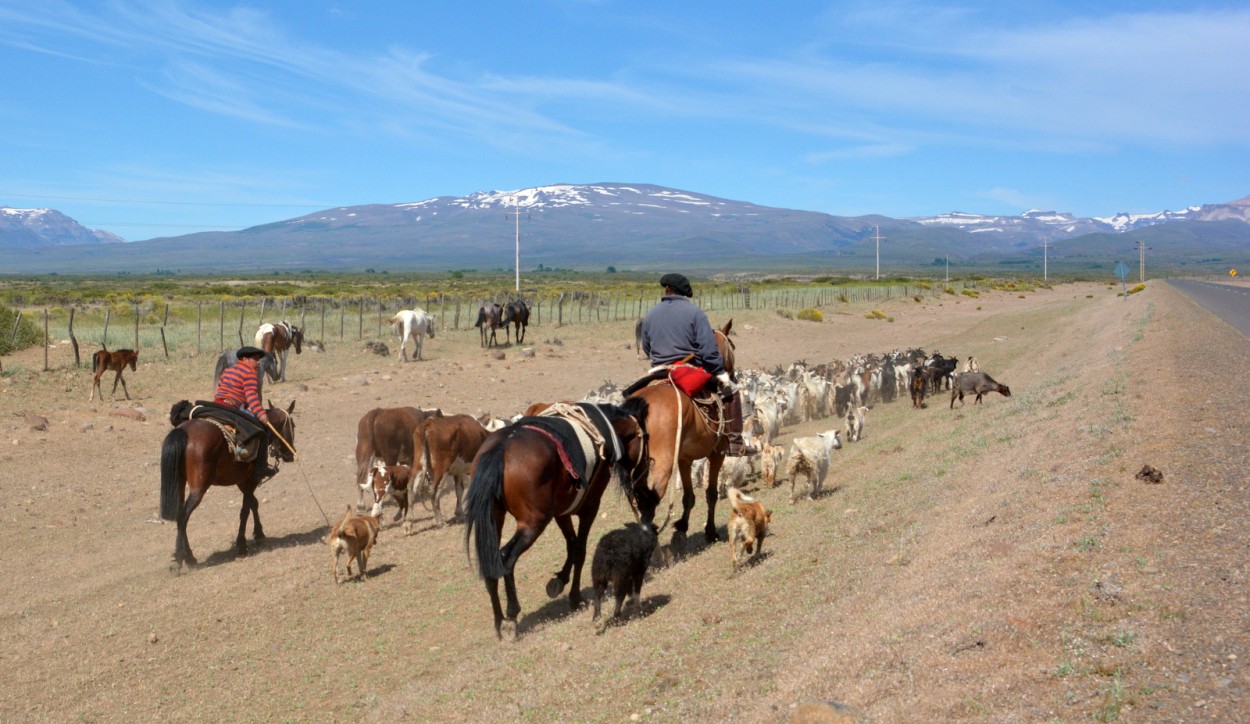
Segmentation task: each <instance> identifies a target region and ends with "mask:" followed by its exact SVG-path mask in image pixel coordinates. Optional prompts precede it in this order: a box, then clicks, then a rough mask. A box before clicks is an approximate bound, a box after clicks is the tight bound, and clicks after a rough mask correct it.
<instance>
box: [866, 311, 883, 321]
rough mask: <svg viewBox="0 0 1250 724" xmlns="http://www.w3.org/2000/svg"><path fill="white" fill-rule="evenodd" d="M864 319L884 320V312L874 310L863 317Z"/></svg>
mask: <svg viewBox="0 0 1250 724" xmlns="http://www.w3.org/2000/svg"><path fill="white" fill-rule="evenodd" d="M864 319H885V312H883V311H881V310H880V309H874V310H872V311H871V312H869V313H867V314H865V315H864Z"/></svg>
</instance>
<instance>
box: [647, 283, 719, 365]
mask: <svg viewBox="0 0 1250 724" xmlns="http://www.w3.org/2000/svg"><path fill="white" fill-rule="evenodd" d="M642 351H643V352H646V354H647V357H649V358H650V359H651V364H653V365H661V364H668V363H670V362H679V361H681V360H682V359H683V358H685V357H686V356H687V355H689V354H691V353H694V356H695V357H694V360H693V363H694V364H696V365H698V366H700V367H702V368H703V369H705V370H707V371H708V372H709V373H711V374H713V375H718V374H720V373H721V372H724V371H725V362H724V360H722V359H721V356H720V350H719V349H717V347H716V334H715V333H714V332H713V331H712V324H711V323H710V322H708V321H707V315H706V314H704V313H703V310H702V309H699V308H698V307H697V306H695V304H694V302H692V301H690V300H689V299H687V298H686V297H683V296H681V295H680V294H668V295H665V296H664V297H663V298H661V299H660V303H659V304H657V305H655V306H654V307H652V308H651V311H649V312H647V316H646V317H644V318H643V320H642Z"/></svg>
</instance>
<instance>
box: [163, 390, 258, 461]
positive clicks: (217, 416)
mask: <svg viewBox="0 0 1250 724" xmlns="http://www.w3.org/2000/svg"><path fill="white" fill-rule="evenodd" d="M187 420H204V421H206V422H209V423H212V424H213V425H215V426H216V427H217V429H219V430H221V434H222V436H223V437H225V439H226V444H228V445H229V446H230V450H231V451H232V452H233V453H234V459H235V460H236V461H238V462H241V463H247V462H251V461H253V460H255V459H256V456H257V455H258V454H259V453H260V449H261V444H262V443H264V442H265V441H266V440H267V439H268V436H267V435H266V434H265V428H264V427H261V426H260V425H259V424H257V422H256V421H255V420H253V419H251V418H250V417H248V416H246V415H244V414H242V413H241V412H239V411H238V410H237V409H235V408H233V407H230V406H228V405H222V404H219V403H216V402H211V401H209V400H196V401H195V403H191V402H188V401H187V400H180V401H178V402H176V403H174V405H173V407H171V408H169V424H171V425H173V426H175V427H177V426H178V425H179V424H181V423H183V422H185V421H187Z"/></svg>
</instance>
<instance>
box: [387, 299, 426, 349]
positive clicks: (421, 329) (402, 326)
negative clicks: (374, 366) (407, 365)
mask: <svg viewBox="0 0 1250 724" xmlns="http://www.w3.org/2000/svg"><path fill="white" fill-rule="evenodd" d="M391 326H393V327H394V328H395V334H396V335H398V336H399V361H400V362H407V361H408V340H409V339H412V341H413V344H414V345H415V346H416V348H415V349H414V350H413V353H412V359H413V360H419V359H424V358H423V357H422V356H421V347H422V344H423V343H424V342H425V337H426V335H427V334H428V335H429V336H430V338H431V339H432V338H433V337H434V317H431V316H430V313H429V312H427V311H425V310H424V309H421V308H420V307H418V308H416V309H404V310H401V311H399V312H398V313H396V314H395V316H393V317H391Z"/></svg>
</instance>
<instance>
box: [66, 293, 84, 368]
mask: <svg viewBox="0 0 1250 724" xmlns="http://www.w3.org/2000/svg"><path fill="white" fill-rule="evenodd" d="M69 343H70V344H72V345H74V366H75V367H82V359H81V358H79V356H78V338H77V337H75V336H74V307H72V306H71V307H70V308H69Z"/></svg>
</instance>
